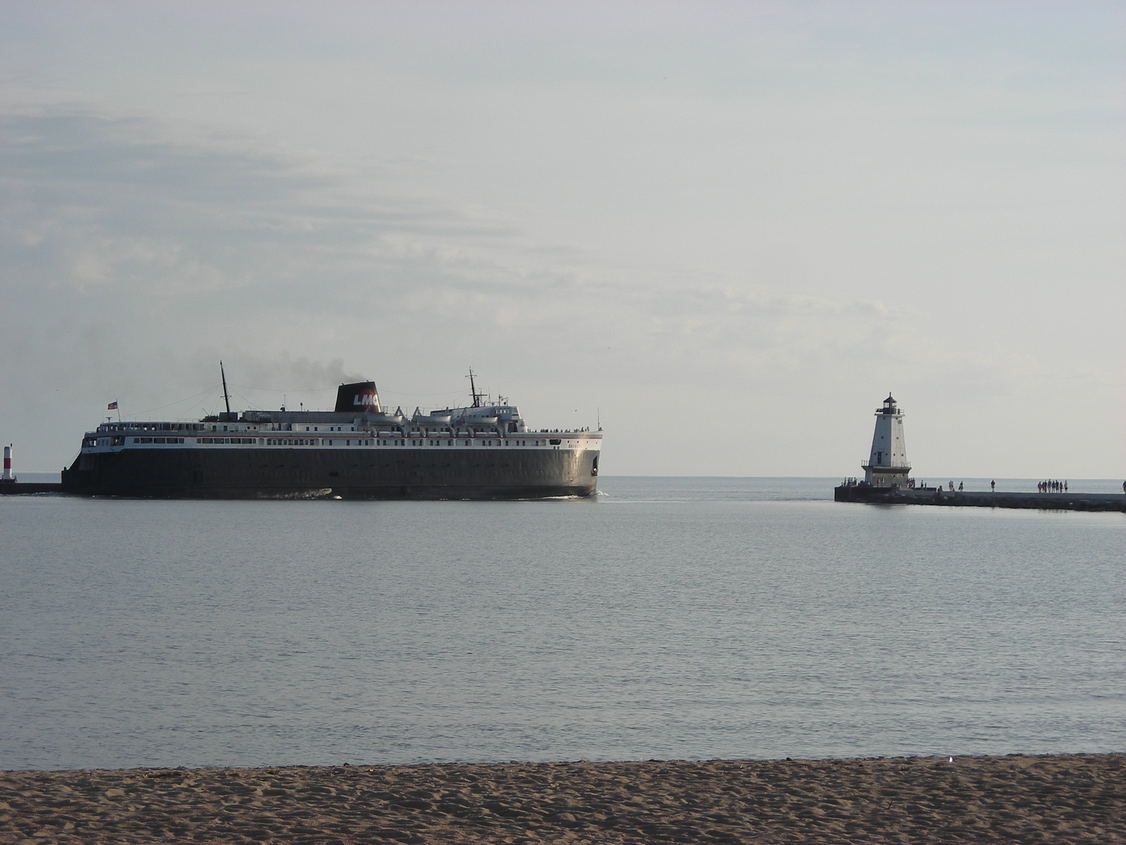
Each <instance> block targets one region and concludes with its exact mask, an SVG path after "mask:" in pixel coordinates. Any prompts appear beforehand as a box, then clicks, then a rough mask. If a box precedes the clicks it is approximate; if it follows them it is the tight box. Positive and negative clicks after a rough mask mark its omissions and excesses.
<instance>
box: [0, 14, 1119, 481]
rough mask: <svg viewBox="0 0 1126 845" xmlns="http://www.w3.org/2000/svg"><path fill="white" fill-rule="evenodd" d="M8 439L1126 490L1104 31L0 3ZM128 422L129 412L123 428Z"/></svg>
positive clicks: (1114, 115)
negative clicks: (180, 427) (338, 421)
mask: <svg viewBox="0 0 1126 845" xmlns="http://www.w3.org/2000/svg"><path fill="white" fill-rule="evenodd" d="M0 10H2V12H3V18H4V21H5V23H4V26H3V27H2V28H0V321H2V322H0V362H2V363H0V440H2V441H3V442H4V443H13V444H14V450H15V463H16V470H17V473H18V472H19V471H20V470H24V471H28V472H32V471H57V470H58V469H59V468H61V467H62V466H63V465H66V464H69V463H70V461H72V460H73V458H74V456H75V455H76V453H77V450H78V447H79V443H80V440H81V437H82V434H83V432H85V431H87V430H90V429H92V428H93V427H94V426H96V424H97V423H98V422H100V421H102V420H104V419H105V418H106V416H107V415H112V414H113V412H108V411H107V410H106V406H107V404H108V403H109V402H112V401H117V402H118V403H119V408H120V413H121V416H122V418H123V419H198V418H199V417H201V416H203V415H204V414H206V413H214V412H216V411H218V410H222V405H223V398H222V388H221V384H220V378H219V362H220V360H221V361H222V362H223V365H224V368H225V370H226V375H227V381H228V384H229V386H230V391H231V404H232V408H234V409H243V408H275V407H280V406H281V405H282V404H283V403H284V404H286V405H287V407H290V408H297V407H300V406H304V407H306V408H329V407H331V405H332V402H333V399H334V397H335V392H336V386H337V385H338V384H339V383H341V382H342V381H351V380H358V379H373V380H375V381H376V383H377V385H378V387H379V391H380V396H381V398H382V400H383V402H384V404H385V405H388V406H390V407H391V408H394V407H396V406H401V407H402V408H403V410H405V411H406V412H408V413H410V412H411V411H413V409H414V408H415V407H416V406H420V407H421V408H422V409H423V410H424V411H425V410H428V409H430V408H432V407H443V406H447V405H451V404H453V405H458V404H466V403H467V402H468V393H469V383H468V380H467V373H468V371H469V369H470V368H472V369H473V371H474V373H476V374H477V375H476V378H477V385H478V387H479V388H483V389H484V390H486V391H488V392H489V393H490V394H492V395H493V397H494V398H495V397H499V396H504V397H507V398H508V399H509V400H510V401H511V402H513V403H514V404H516V405H518V406H519V408H520V409H521V411H522V413H523V416H524V418H525V419H526V420H527V422H528V424H529V425H530V426H533V427H535V428H544V427H546V428H563V427H581V426H589V427H592V428H593V427H597V426H601V427H602V429H603V433H604V437H605V440H604V443H603V455H602V460H601V465H602V469H603V474H604V475H607V476H612V475H727V476H816V477H821V476H829V477H844V476H853V475H859V474H861V470H860V467H859V464H860V461H861V460H862V459H864V458H866V457H867V454H868V449H869V446H870V443H871V438H872V428H873V422H874V419H873V412H874V411H875V410H876V408H877V407H879V405H880V404H881V402H882V401H883V399H884V398H885V397H886V396H887V395H888V394H889V392H890V393H891V394H893V395H894V397H895V398H896V400H897V401H898V402H899V404H900V407H901V408H902V409H903V410H904V412H905V413H906V417H905V422H904V425H905V435H906V443H907V451H908V457H909V458H910V459H911V463H912V464H913V466H914V467H915V473H914V474H915V475H916V476H918V477H921V478H932V479H933V478H939V477H950V478H955V479H957V478H960V477H965V478H970V477H1033V478H1040V477H1045V478H1046V477H1052V478H1075V479H1079V478H1118V477H1126V436H1124V435H1126V293H1124V290H1126V284H1123V281H1124V279H1123V276H1124V270H1126V157H1124V153H1126V6H1124V5H1123V4H1122V3H1120V2H1100V0H1085V2H1083V3H1071V2H1063V0H1059V2H1044V0H1030V1H1029V2H1016V0H1013V2H996V1H993V2H991V0H979V1H978V2H964V1H963V0H944V2H915V3H901V2H893V0H856V2H849V3H839V2H813V0H794V1H793V2H789V1H787V2H781V1H780V2H772V1H771V0H762V1H761V2H760V1H759V0H746V2H701V3H680V2H676V3H674V2H661V0H653V1H652V2H649V0H647V1H646V2H625V1H624V0H601V2H588V1H587V0H576V2H568V3H528V2H515V0H512V2H498V0H478V2H473V3H465V2H460V1H459V2H441V1H440V0H434V2H417V0H410V2H393V1H391V0H388V2H383V0H372V2H343V0H326V2H321V3H316V4H312V3H304V2H286V0H270V2H265V1H264V0H242V1H241V2H238V3H229V2H222V3H220V2H212V0H199V1H198V2H193V3H163V2H157V3H154V2H151V1H150V0H144V2H126V1H125V0H122V2H113V0H107V2H98V3H90V2H86V1H85V0H83V1H82V2H66V0H57V2H56V0H46V2H42V3H23V2H17V0H0ZM115 418H116V417H115Z"/></svg>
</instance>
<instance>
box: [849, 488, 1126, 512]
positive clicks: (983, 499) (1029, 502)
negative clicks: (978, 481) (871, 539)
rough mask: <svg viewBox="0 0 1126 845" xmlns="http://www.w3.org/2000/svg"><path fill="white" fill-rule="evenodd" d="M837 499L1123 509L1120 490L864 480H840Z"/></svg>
mask: <svg viewBox="0 0 1126 845" xmlns="http://www.w3.org/2000/svg"><path fill="white" fill-rule="evenodd" d="M833 499H834V500H835V501H838V502H864V503H866V504H873V505H938V506H941V507H953V508H958V507H964V508H1032V509H1036V510H1063V511H1121V512H1123V513H1126V494H1123V493H1005V492H1001V491H997V492H973V493H971V492H965V491H962V490H943V489H942V488H941V487H915V488H906V489H900V488H892V487H870V486H867V485H864V484H842V485H840V486H839V487H836V488H835V489H834V490H833Z"/></svg>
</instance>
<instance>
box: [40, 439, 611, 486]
mask: <svg viewBox="0 0 1126 845" xmlns="http://www.w3.org/2000/svg"><path fill="white" fill-rule="evenodd" d="M440 449H441V447H428V448H425V449H411V448H397V449H395V450H394V451H391V450H372V451H371V452H362V453H350V452H345V451H343V450H330V449H318V448H296V449H274V450H269V451H265V450H259V449H246V450H240V449H223V450H221V451H220V450H216V451H210V452H209V451H206V450H203V449H162V450H159V451H157V450H145V451H140V450H138V451H121V452H116V453H112V452H111V453H103V454H90V455H81V456H79V458H78V459H77V460H76V461H75V462H74V464H73V465H72V466H71V467H70V468H69V469H67V470H64V471H63V476H62V489H63V491H64V492H68V493H79V494H85V495H110V496H133V497H150V498H218V499H253V498H312V497H339V498H343V499H532V498H545V497H553V496H590V495H593V494H594V493H595V491H596V487H597V471H598V470H597V456H598V452H597V451H590V450H583V451H570V450H558V451H556V450H543V449H536V450H532V449H527V450H525V449H520V448H511V447H510V448H503V447H494V448H492V449H488V450H483V449H475V450H472V451H470V450H465V451H454V450H450V451H446V452H443V451H440Z"/></svg>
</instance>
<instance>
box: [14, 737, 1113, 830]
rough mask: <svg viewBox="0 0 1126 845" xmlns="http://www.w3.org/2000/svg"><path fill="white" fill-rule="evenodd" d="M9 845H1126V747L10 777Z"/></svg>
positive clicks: (95, 772)
mask: <svg viewBox="0 0 1126 845" xmlns="http://www.w3.org/2000/svg"><path fill="white" fill-rule="evenodd" d="M0 841H2V842H59V843H68V842H75V843H77V842H154V841H161V842H187V841H190V842H232V843H240V842H300V843H332V842H419V843H431V842H437V843H441V842H452V843H456V842H490V843H491V842H511V843H533V842H570V843H582V842H590V843H596V842H597V843H643V842H647V843H660V842H761V843H782V842H812V843H829V842H833V843H840V842H1126V754H1091V755H1088V754H1082V755H1052V756H1035V757H1032V756H1022V755H1010V756H1005V757H963V758H955V759H954V760H953V761H951V760H950V759H948V758H946V757H940V758H934V757H910V758H876V759H857V760H792V761H791V760H776V761H744V760H712V761H705V762H684V761H648V762H637V763H587V762H576V763H507V764H493V765H470V764H458V765H420V766H362V765H342V766H333V767H305V766H287V767H277V768H261V769H127V770H91V771H61V772H36V771H15V772H2V773H0Z"/></svg>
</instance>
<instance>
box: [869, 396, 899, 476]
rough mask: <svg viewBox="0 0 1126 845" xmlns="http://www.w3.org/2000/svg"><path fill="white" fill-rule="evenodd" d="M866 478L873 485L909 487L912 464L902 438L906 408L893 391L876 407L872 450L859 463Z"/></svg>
mask: <svg viewBox="0 0 1126 845" xmlns="http://www.w3.org/2000/svg"><path fill="white" fill-rule="evenodd" d="M860 466H861V467H862V468H863V470H864V482H865V483H866V484H870V485H872V486H873V487H907V486H908V475H909V474H910V472H911V464H909V463H908V462H907V446H906V444H905V442H904V440H903V412H902V411H900V410H899V407H898V406H897V405H896V404H895V399H893V398H892V396H891V394H890V393H889V394H888V398H887V399H885V400H884V404H883V405H882V406H881V407H879V408H877V409H876V429H875V431H874V432H873V433H872V452H871V454H870V455H869V456H868V462H867V463H864V464H861V465H860Z"/></svg>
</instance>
